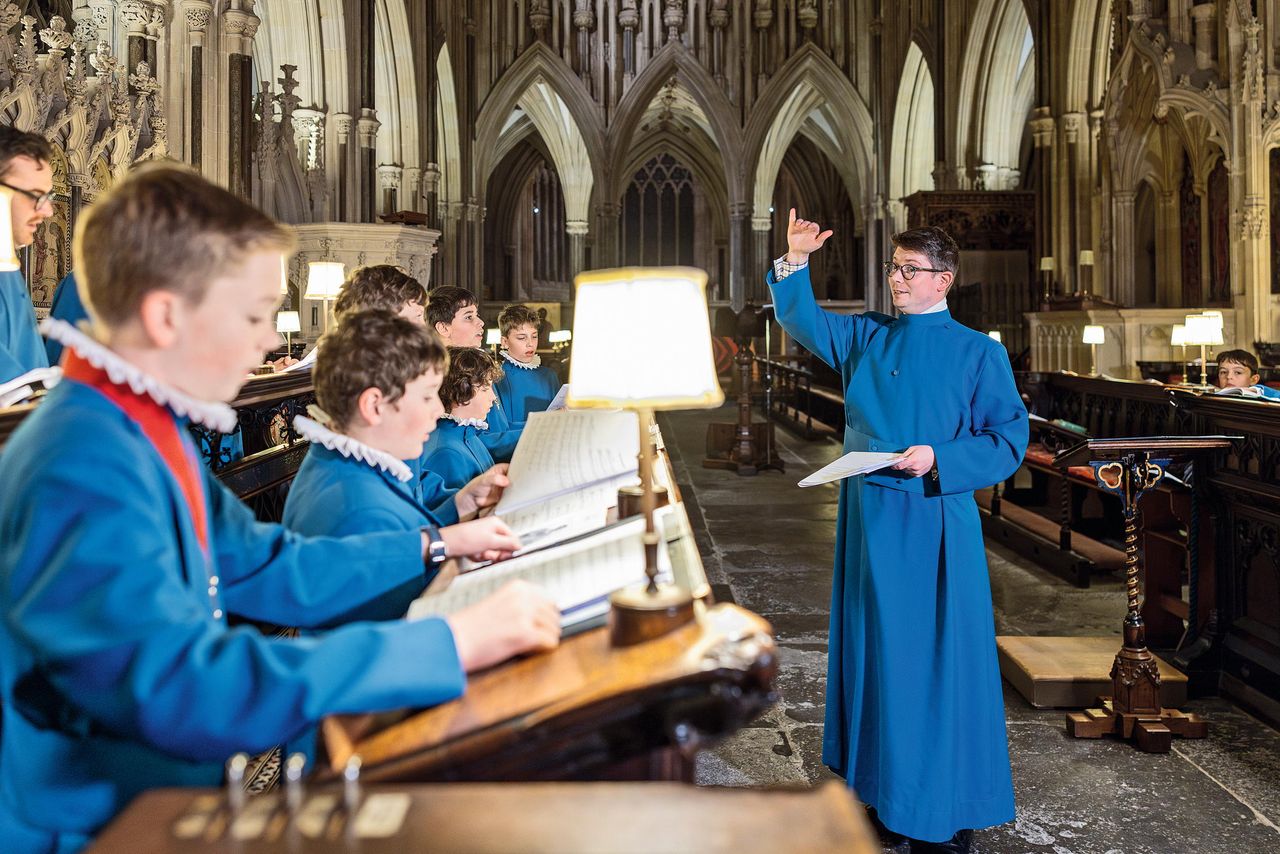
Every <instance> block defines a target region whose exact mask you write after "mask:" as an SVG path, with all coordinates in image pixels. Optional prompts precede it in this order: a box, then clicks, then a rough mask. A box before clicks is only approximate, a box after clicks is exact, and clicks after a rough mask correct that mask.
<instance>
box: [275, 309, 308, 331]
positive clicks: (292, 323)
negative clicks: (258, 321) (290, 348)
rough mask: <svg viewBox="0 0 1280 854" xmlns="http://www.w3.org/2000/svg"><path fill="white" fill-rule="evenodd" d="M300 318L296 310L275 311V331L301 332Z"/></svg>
mask: <svg viewBox="0 0 1280 854" xmlns="http://www.w3.org/2000/svg"><path fill="white" fill-rule="evenodd" d="M301 331H302V318H301V317H299V316H298V312H296V311H280V312H276V332H301Z"/></svg>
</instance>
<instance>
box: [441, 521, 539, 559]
mask: <svg viewBox="0 0 1280 854" xmlns="http://www.w3.org/2000/svg"><path fill="white" fill-rule="evenodd" d="M440 538H441V539H442V540H444V544H445V554H447V555H448V556H449V557H461V556H464V555H465V556H466V557H469V558H471V559H472V560H476V561H481V560H506V559H507V558H509V557H511V553H512V552H514V551H515V550H516V549H518V548H520V538H519V537H517V536H516V535H515V533H514V532H512V530H511V528H509V527H507V523H506V522H504V521H502V520H501V519H499V518H498V517H497V516H485V517H484V518H483V519H473V520H471V521H470V522H459V523H458V524H456V525H449V526H448V527H447V528H441V529H440Z"/></svg>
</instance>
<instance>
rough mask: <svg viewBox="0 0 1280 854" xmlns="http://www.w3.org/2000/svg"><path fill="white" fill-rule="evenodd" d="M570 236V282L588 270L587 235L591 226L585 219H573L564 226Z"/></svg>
mask: <svg viewBox="0 0 1280 854" xmlns="http://www.w3.org/2000/svg"><path fill="white" fill-rule="evenodd" d="M564 230H565V233H566V234H568V235H569V280H570V281H573V277H574V276H576V275H578V274H579V273H581V272H582V271H583V270H585V269H586V257H587V234H588V233H589V232H590V231H591V224H590V223H589V222H587V221H586V220H585V219H571V220H568V221H567V222H566V223H565V224H564Z"/></svg>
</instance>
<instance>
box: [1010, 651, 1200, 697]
mask: <svg viewBox="0 0 1280 854" xmlns="http://www.w3.org/2000/svg"><path fill="white" fill-rule="evenodd" d="M996 649H997V650H998V651H999V655H1000V675H1001V676H1003V677H1004V678H1005V679H1008V680H1009V684H1010V685H1012V686H1013V687H1014V688H1016V689H1018V693H1019V694H1021V695H1022V696H1023V697H1024V698H1026V700H1027V702H1028V703H1030V704H1031V705H1033V706H1035V707H1036V708H1037V709H1047V708H1056V709H1083V708H1086V707H1088V706H1093V705H1095V704H1096V703H1097V700H1098V697H1099V696H1105V695H1109V694H1110V693H1111V662H1112V661H1113V660H1114V659H1115V657H1116V652H1117V651H1118V650H1119V649H1120V637H1119V636H1118V635H1117V636H1115V637H1074V638H1067V637H1015V636H1011V635H1002V636H1000V637H997V638H996ZM1156 661H1158V662H1159V665H1160V703H1161V705H1163V706H1165V707H1166V708H1177V707H1178V706H1181V705H1182V704H1183V703H1185V702H1186V700H1187V677H1186V675H1184V674H1183V673H1182V672H1181V671H1179V670H1177V669H1175V668H1174V667H1173V666H1172V665H1170V664H1167V663H1166V662H1165V661H1163V660H1162V659H1160V658H1159V657H1157V658H1156Z"/></svg>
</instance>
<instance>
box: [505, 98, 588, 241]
mask: <svg viewBox="0 0 1280 854" xmlns="http://www.w3.org/2000/svg"><path fill="white" fill-rule="evenodd" d="M518 106H519V108H520V109H521V110H523V111H524V114H525V115H526V116H528V118H529V121H530V122H532V123H533V126H534V128H535V129H536V130H537V132H538V136H540V137H541V138H542V141H543V142H544V143H545V144H546V146H547V150H548V151H549V152H550V154H551V159H552V161H553V162H554V163H555V168H556V172H557V174H558V175H559V178H560V188H561V191H562V192H563V193H564V203H565V212H566V215H567V217H568V221H569V222H571V223H577V224H579V226H578V227H580V228H585V227H586V224H587V222H588V220H589V216H590V203H591V187H592V185H593V184H594V183H595V175H594V171H593V170H592V163H591V155H590V154H589V153H588V151H587V144H586V141H585V140H584V139H583V137H582V133H581V132H580V130H579V129H578V126H577V125H576V124H575V123H574V121H573V117H572V116H571V115H570V114H569V109H568V106H567V105H566V104H565V102H564V100H563V99H562V98H561V97H560V96H559V94H557V93H556V92H555V90H554V89H552V88H551V86H550V85H549V84H548V83H547V82H546V81H545V80H544V79H542V78H539V79H537V80H535V81H534V82H533V83H532V84H530V86H529V88H528V89H526V90H525V91H524V93H523V94H521V95H520V100H519V101H518Z"/></svg>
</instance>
